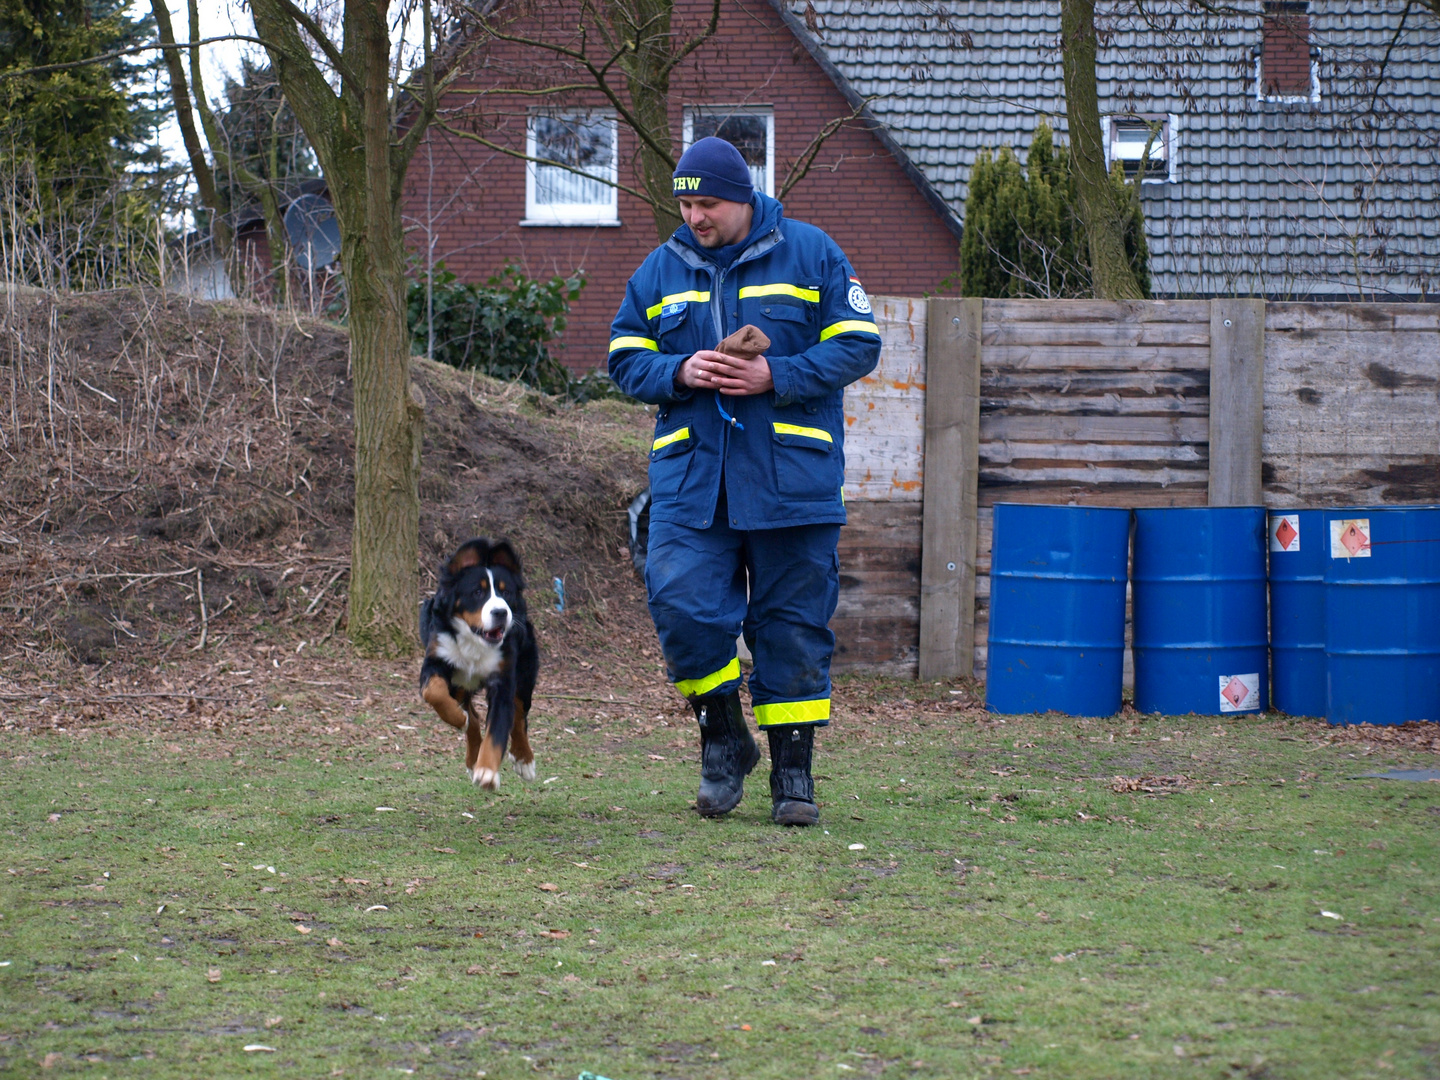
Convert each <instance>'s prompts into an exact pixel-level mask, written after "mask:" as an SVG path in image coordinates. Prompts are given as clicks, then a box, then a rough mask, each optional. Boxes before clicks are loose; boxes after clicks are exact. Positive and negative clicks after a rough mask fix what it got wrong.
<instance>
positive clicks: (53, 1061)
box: [40, 1050, 60, 1069]
mask: <svg viewBox="0 0 1440 1080" xmlns="http://www.w3.org/2000/svg"><path fill="white" fill-rule="evenodd" d="M59 1064H60V1055H59V1054H57V1053H55V1052H54V1051H53V1050H52V1051H51V1052H50V1053H48V1054H46V1055H45V1058H44V1060H43V1061H41V1062H40V1067H41V1068H42V1069H53V1068H54V1067H55V1066H56V1065H59Z"/></svg>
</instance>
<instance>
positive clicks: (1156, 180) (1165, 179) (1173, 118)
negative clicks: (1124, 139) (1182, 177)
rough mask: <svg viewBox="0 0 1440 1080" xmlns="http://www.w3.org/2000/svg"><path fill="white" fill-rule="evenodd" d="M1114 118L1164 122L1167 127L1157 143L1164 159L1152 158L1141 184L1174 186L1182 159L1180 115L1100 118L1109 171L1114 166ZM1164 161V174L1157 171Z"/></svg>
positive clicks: (1133, 115)
mask: <svg viewBox="0 0 1440 1080" xmlns="http://www.w3.org/2000/svg"><path fill="white" fill-rule="evenodd" d="M1112 118H1113V119H1120V120H1137V119H1138V120H1163V121H1164V122H1165V127H1164V128H1163V129H1162V131H1161V133H1160V136H1159V137H1158V138H1157V139H1156V140H1155V141H1156V143H1158V144H1160V145H1161V146H1162V147H1163V150H1164V157H1163V158H1159V159H1157V158H1155V157H1151V159H1150V164H1149V167H1148V168H1147V169H1146V170H1145V179H1144V180H1142V181H1141V183H1143V184H1173V183H1175V182H1176V181H1177V180H1178V179H1179V172H1178V171H1177V170H1176V167H1175V166H1176V165H1177V164H1178V162H1179V158H1180V114H1179V113H1165V114H1164V116H1159V115H1147V114H1145V113H1117V114H1115V116H1114V117H1111V116H1102V117H1101V118H1100V140H1101V142H1103V143H1104V145H1105V168H1106V170H1107V171H1108V170H1109V169H1110V168H1111V167H1112V166H1113V165H1114V159H1113V157H1112V155H1111V149H1112V147H1113V145H1114V144H1113V143H1112V142H1111V141H1110V131H1111V128H1110V121H1111V119H1112ZM1152 152H1153V147H1152ZM1162 161H1163V162H1164V165H1165V170H1164V172H1160V171H1159V170H1158V169H1156V166H1158V165H1159V164H1160V163H1161V162H1162ZM1151 170H1155V171H1151Z"/></svg>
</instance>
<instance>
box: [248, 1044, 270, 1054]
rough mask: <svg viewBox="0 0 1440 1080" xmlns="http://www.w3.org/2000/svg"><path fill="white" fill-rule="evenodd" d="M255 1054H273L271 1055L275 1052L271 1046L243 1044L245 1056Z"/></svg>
mask: <svg viewBox="0 0 1440 1080" xmlns="http://www.w3.org/2000/svg"><path fill="white" fill-rule="evenodd" d="M257 1052H258V1053H262V1054H273V1053H274V1052H275V1047H273V1046H265V1045H263V1044H262V1043H246V1044H245V1053H247V1054H254V1053H257Z"/></svg>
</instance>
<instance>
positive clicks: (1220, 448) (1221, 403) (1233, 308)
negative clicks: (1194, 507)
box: [1209, 298, 1265, 506]
mask: <svg viewBox="0 0 1440 1080" xmlns="http://www.w3.org/2000/svg"><path fill="white" fill-rule="evenodd" d="M1264 421H1265V301H1264V300H1242V299H1238V298H1227V299H1223V300H1212V301H1210V499H1209V502H1210V505H1211V506H1260V505H1261V504H1262V503H1263V502H1264V496H1265V492H1264V486H1263V484H1262V481H1261V477H1260V461H1261V439H1262V436H1263V434H1264V427H1265V424H1264Z"/></svg>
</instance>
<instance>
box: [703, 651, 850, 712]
mask: <svg viewBox="0 0 1440 1080" xmlns="http://www.w3.org/2000/svg"><path fill="white" fill-rule="evenodd" d="M738 678H740V658H739V657H738V656H737V657H736V658H735V659H734V660H731V661H730V662H729V663H728V664H726V665H725V666H724V667H722V668H721V669H720V670H719V671H712V672H711V673H710V674H709V675H706V676H705V677H704V678H703V679H681V680H680V681H679V682H677V683H676V684H675V689H676V690H679V691H680V693H682V694H684V695H685V696H686V697H701V696H703V695H705V694H708V693H710V691H711V690H714V689H715V688H716V687H717V686H724V685H725V684H726V683H727V682H730V681H731V680H732V679H738ZM805 704H811V703H810V702H805ZM825 715H826V716H829V715H830V702H828V701H827V702H825Z"/></svg>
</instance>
